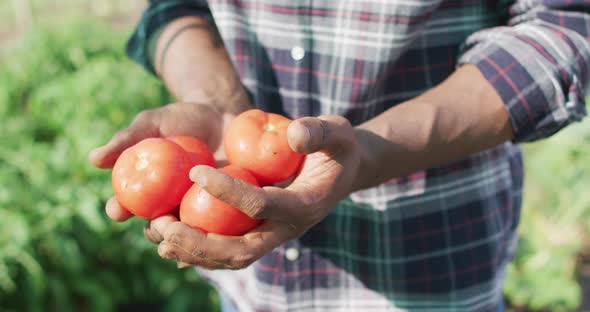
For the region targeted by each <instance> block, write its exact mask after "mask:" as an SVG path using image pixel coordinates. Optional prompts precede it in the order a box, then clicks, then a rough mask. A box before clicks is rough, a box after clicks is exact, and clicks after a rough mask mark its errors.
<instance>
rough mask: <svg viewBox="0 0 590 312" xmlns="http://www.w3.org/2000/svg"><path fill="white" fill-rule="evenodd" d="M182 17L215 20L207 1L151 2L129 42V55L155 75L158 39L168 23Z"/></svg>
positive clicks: (157, 0)
mask: <svg viewBox="0 0 590 312" xmlns="http://www.w3.org/2000/svg"><path fill="white" fill-rule="evenodd" d="M182 16H198V17H202V18H205V19H207V20H210V21H212V20H213V17H212V15H211V11H210V10H209V6H208V4H207V1H206V0H192V1H191V0H150V1H149V5H148V7H147V8H146V10H145V11H144V12H143V15H142V16H141V19H140V21H139V23H138V24H137V26H136V28H135V30H134V32H133V33H132V34H131V37H130V38H129V40H128V41H127V47H126V52H127V55H128V56H129V57H130V58H131V59H132V60H134V61H135V62H137V63H138V64H140V65H142V66H143V67H144V68H145V69H146V70H147V71H149V72H150V73H151V74H153V75H155V74H156V72H155V69H154V67H153V64H152V58H153V54H154V53H153V50H154V48H155V44H156V42H157V38H158V36H159V35H160V34H161V32H162V30H163V29H164V27H165V26H166V25H167V24H168V23H170V22H171V21H172V20H174V19H177V18H179V17H182Z"/></svg>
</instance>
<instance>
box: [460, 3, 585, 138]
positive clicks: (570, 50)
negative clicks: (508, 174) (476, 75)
mask: <svg viewBox="0 0 590 312" xmlns="http://www.w3.org/2000/svg"><path fill="white" fill-rule="evenodd" d="M572 3H573V2H572V1H568V2H567V4H566V2H565V1H563V2H562V1H556V0H552V1H546V2H541V1H529V0H525V1H516V3H515V4H514V5H513V6H512V7H511V10H510V12H511V14H512V19H511V21H510V23H509V25H508V26H505V27H497V28H491V29H486V30H482V31H479V32H476V33H474V34H473V35H471V36H470V37H468V39H467V41H466V43H465V45H464V49H463V51H462V54H461V57H460V59H459V62H458V63H459V64H466V63H469V64H474V65H476V66H477V67H478V68H479V69H480V71H481V72H482V73H483V75H484V76H485V78H486V79H487V80H488V81H489V82H490V83H491V84H492V85H493V87H494V88H495V89H496V91H497V92H498V94H499V95H500V97H501V98H502V100H503V101H504V104H505V105H506V108H507V110H508V113H509V115H510V119H511V123H512V126H513V129H514V135H515V138H514V141H515V142H526V141H535V140H538V139H542V138H546V137H549V136H551V135H552V134H554V133H556V132H557V131H559V130H560V129H562V128H563V127H565V126H566V125H568V124H570V123H572V122H575V121H580V120H581V119H583V118H584V117H585V116H586V104H585V97H586V96H587V93H588V89H589V88H588V87H589V85H588V71H589V69H590V43H589V36H590V34H589V33H588V32H589V30H590V15H588V14H586V13H585V12H584V11H587V10H588V9H590V6H589V5H584V6H582V3H577V4H575V3H574V4H572Z"/></svg>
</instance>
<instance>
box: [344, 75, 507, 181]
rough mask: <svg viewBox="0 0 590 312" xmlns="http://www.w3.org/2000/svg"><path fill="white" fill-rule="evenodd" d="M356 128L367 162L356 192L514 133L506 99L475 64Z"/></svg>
mask: <svg viewBox="0 0 590 312" xmlns="http://www.w3.org/2000/svg"><path fill="white" fill-rule="evenodd" d="M356 130H357V134H358V136H359V142H360V143H361V146H362V149H363V154H364V158H365V161H363V164H362V169H361V170H359V171H360V172H361V176H359V178H358V181H357V184H356V185H355V190H358V189H363V188H367V187H370V186H374V185H378V184H380V183H383V182H385V181H387V180H389V179H391V178H395V177H399V176H402V175H405V174H409V173H412V172H415V171H417V170H423V169H427V168H430V167H433V166H436V165H441V164H444V163H447V162H450V161H453V160H457V159H460V158H462V157H465V156H468V155H470V154H472V153H475V152H479V151H483V150H485V149H488V148H491V147H493V146H496V145H498V144H501V143H503V142H505V141H508V140H510V139H511V138H512V136H513V132H512V127H511V124H510V120H509V115H508V112H507V110H506V108H505V106H504V104H503V102H502V99H501V98H500V97H499V95H498V94H497V93H496V91H495V90H494V88H493V87H492V86H491V85H490V84H489V82H488V81H487V80H486V79H485V78H484V77H483V76H482V74H481V73H480V72H479V70H478V69H477V68H476V67H475V66H472V65H465V66H462V67H461V68H459V69H458V70H457V71H456V72H455V73H454V74H453V75H451V76H450V77H449V78H448V79H447V80H446V81H444V82H443V83H441V84H440V85H438V86H437V87H435V88H433V89H431V90H429V91H428V92H426V93H424V94H423V95H421V96H419V97H417V98H414V99H412V100H409V101H407V102H405V103H402V104H400V105H397V106H395V107H393V108H391V109H389V110H387V111H385V112H384V113H383V114H381V115H379V116H377V117H375V118H373V119H371V120H369V121H367V122H366V123H364V124H362V125H359V126H358V127H357V129H356Z"/></svg>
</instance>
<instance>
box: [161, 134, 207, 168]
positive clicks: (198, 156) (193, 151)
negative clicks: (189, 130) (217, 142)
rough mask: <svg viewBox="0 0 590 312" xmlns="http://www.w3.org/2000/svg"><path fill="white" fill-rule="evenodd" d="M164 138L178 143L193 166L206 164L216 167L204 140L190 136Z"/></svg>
mask: <svg viewBox="0 0 590 312" xmlns="http://www.w3.org/2000/svg"><path fill="white" fill-rule="evenodd" d="M166 139H168V140H170V141H172V142H174V143H176V144H178V145H180V146H181V147H182V148H183V149H184V150H185V151H187V152H188V153H189V155H190V157H191V159H192V164H193V166H196V165H207V166H210V167H213V168H217V165H216V164H215V158H213V153H211V150H209V146H207V144H205V142H203V141H201V140H199V139H197V138H194V137H190V136H175V137H169V138H166Z"/></svg>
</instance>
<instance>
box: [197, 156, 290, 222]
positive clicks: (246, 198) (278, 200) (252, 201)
mask: <svg viewBox="0 0 590 312" xmlns="http://www.w3.org/2000/svg"><path fill="white" fill-rule="evenodd" d="M190 177H191V180H193V181H195V183H197V184H198V185H199V186H200V187H202V188H203V189H204V190H205V191H207V193H209V194H211V195H212V196H214V197H216V198H217V199H219V200H221V201H224V202H226V203H228V204H230V205H232V206H234V207H236V208H238V209H240V210H241V211H242V212H244V213H245V214H247V215H248V216H250V217H252V218H255V219H275V220H280V221H283V220H285V219H289V217H290V212H291V211H296V209H297V207H302V203H301V200H300V199H299V198H298V196H297V194H295V193H293V192H291V191H289V190H285V189H281V188H278V187H272V186H269V187H264V188H260V187H257V186H254V185H251V184H248V183H246V182H244V181H242V180H239V179H235V178H232V177H230V176H228V175H227V174H225V173H223V172H222V171H219V170H216V169H215V168H211V167H208V166H196V167H194V168H193V169H192V170H191V172H190Z"/></svg>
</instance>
